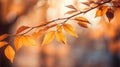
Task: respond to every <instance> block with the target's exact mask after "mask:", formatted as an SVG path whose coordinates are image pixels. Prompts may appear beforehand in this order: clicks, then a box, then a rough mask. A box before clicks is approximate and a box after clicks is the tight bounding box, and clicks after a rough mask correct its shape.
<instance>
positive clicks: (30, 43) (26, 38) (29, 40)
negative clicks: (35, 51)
mask: <svg viewBox="0 0 120 67" xmlns="http://www.w3.org/2000/svg"><path fill="white" fill-rule="evenodd" d="M22 43H23V45H26V46H35V45H36V44H37V43H36V41H35V40H34V39H33V38H32V37H30V36H29V35H24V36H22Z"/></svg>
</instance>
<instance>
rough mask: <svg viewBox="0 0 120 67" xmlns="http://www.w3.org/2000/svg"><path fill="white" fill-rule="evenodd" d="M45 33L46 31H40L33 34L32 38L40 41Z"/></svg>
mask: <svg viewBox="0 0 120 67" xmlns="http://www.w3.org/2000/svg"><path fill="white" fill-rule="evenodd" d="M44 32H45V31H44V30H39V31H38V32H33V33H32V36H33V38H34V39H36V40H37V39H38V38H39V37H40V36H41V35H42V34H43V33H44Z"/></svg>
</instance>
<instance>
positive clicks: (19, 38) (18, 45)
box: [14, 36, 23, 51]
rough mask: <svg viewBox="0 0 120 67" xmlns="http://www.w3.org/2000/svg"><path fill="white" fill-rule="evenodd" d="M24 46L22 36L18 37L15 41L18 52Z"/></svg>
mask: <svg viewBox="0 0 120 67" xmlns="http://www.w3.org/2000/svg"><path fill="white" fill-rule="evenodd" d="M22 45H23V42H22V36H16V37H15V39H14V46H15V49H16V51H18V50H19V49H20V48H21V47H22Z"/></svg>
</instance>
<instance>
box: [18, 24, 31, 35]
mask: <svg viewBox="0 0 120 67" xmlns="http://www.w3.org/2000/svg"><path fill="white" fill-rule="evenodd" d="M28 28H30V27H28V26H21V27H20V28H19V29H18V30H17V32H16V34H19V33H21V32H22V31H24V30H26V29H28Z"/></svg>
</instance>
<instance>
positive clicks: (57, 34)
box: [55, 31, 66, 44]
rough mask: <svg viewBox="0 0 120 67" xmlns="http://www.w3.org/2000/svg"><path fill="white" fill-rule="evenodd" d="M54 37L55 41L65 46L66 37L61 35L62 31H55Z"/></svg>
mask: <svg viewBox="0 0 120 67" xmlns="http://www.w3.org/2000/svg"><path fill="white" fill-rule="evenodd" d="M55 36H56V39H57V41H58V42H60V43H64V44H66V37H65V35H64V34H63V33H62V31H57V32H56V33H55Z"/></svg>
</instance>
